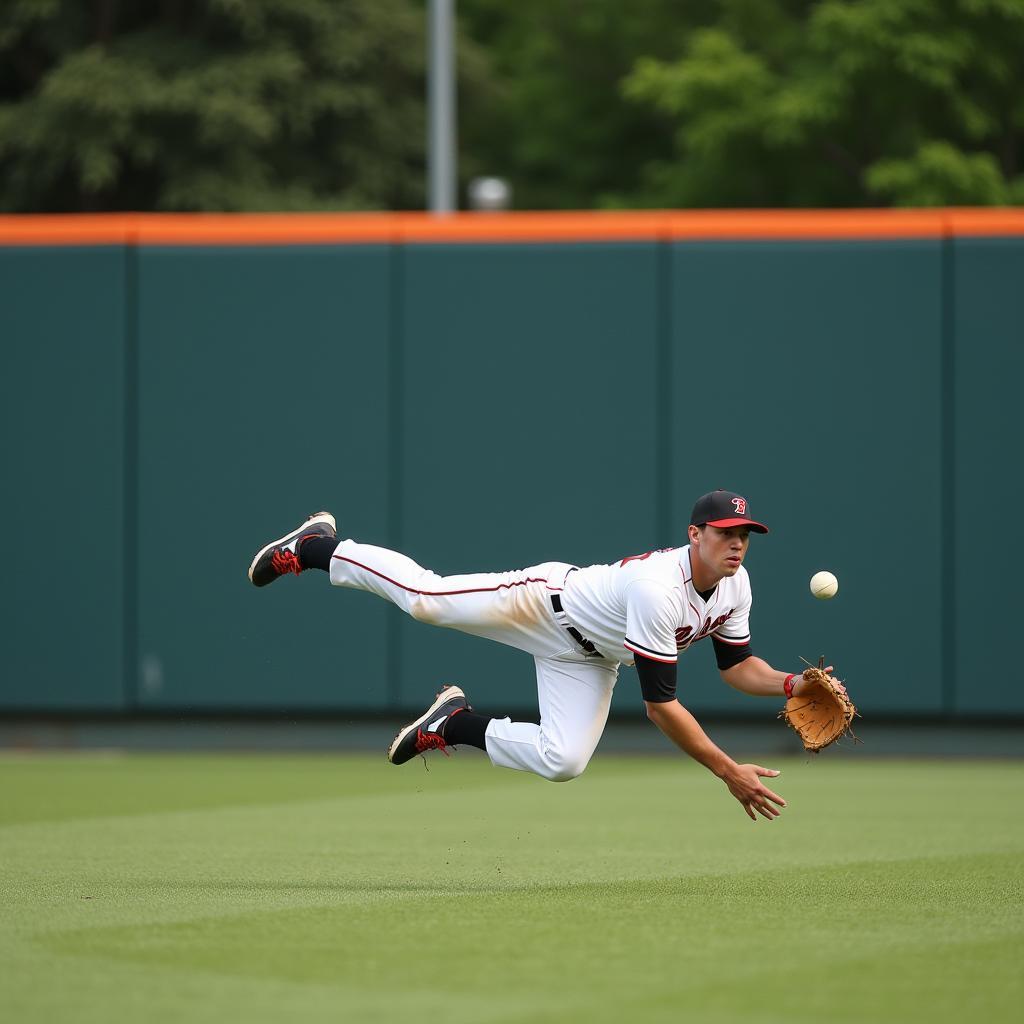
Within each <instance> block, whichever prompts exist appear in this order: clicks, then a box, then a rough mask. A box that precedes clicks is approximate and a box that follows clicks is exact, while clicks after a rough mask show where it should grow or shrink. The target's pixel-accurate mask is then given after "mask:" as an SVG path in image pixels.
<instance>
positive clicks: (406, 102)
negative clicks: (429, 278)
mask: <svg viewBox="0 0 1024 1024" xmlns="http://www.w3.org/2000/svg"><path fill="white" fill-rule="evenodd" d="M461 49H462V50H463V51H464V52H466V53H467V55H468V59H467V66H468V67H469V68H470V69H471V73H475V74H480V73H481V69H482V65H481V64H480V62H479V61H476V62H475V63H474V61H473V59H472V57H473V48H472V46H471V45H469V44H468V43H466V42H464V43H463V45H462V47H461ZM424 62H425V41H424V17H423V9H422V4H421V3H418V2H416V0H136V2H133V3H131V4H123V3H117V2H116V0H94V2H92V3H83V2H82V0H8V2H7V3H6V4H5V5H4V7H3V9H2V12H0V209H3V210H8V211H31V210H56V211H73V210H123V209H135V210H153V209H157V210H270V209H274V210H296V209H305V210H308V209H327V208H334V209H365V208H380V207H388V208H412V207H419V206H421V205H422V203H423V193H424V176H425V172H424V148H425V113H424V105H425V99H424V93H425V86H424V74H425V72H424Z"/></svg>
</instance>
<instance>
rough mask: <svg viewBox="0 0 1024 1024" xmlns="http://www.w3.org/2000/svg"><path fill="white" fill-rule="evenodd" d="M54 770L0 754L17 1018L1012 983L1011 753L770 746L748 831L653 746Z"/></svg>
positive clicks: (835, 994)
mask: <svg viewBox="0 0 1024 1024" xmlns="http://www.w3.org/2000/svg"><path fill="white" fill-rule="evenodd" d="M81 767H82V765H81V764H76V763H75V762H74V761H73V760H70V759H67V758H59V759H52V760H48V759H45V758H42V759H40V760H39V761H38V762H35V761H31V762H25V761H20V762H18V763H17V764H14V763H13V762H0V786H2V791H3V792H4V793H7V794H10V793H12V792H14V790H15V789H16V788H18V789H19V793H18V801H17V803H18V807H15V813H14V814H12V815H5V816H6V817H7V818H8V820H10V819H11V818H13V819H15V820H16V821H17V822H19V823H16V824H11V825H8V826H7V827H4V828H0V859H2V863H3V869H4V870H3V879H4V883H3V884H4V889H5V891H4V894H3V896H4V903H5V906H6V913H5V915H4V917H3V920H2V921H0V957H2V959H3V963H4V964H5V965H6V968H5V971H4V974H3V979H2V980H0V1001H2V1002H3V1003H4V1004H5V1005H8V1006H10V1007H11V1008H12V1012H15V1016H16V1019H18V1020H27V1021H30V1022H31V1021H34V1020H40V1021H42V1020H48V1021H52V1020H61V1019H66V1020H75V1021H92V1020H100V1019H103V1020H105V1021H109V1020H110V1019H111V1018H113V1019H130V1018H131V1016H132V1014H135V1015H136V1016H137V1015H138V1011H139V1008H140V1007H142V1006H144V1005H146V1003H147V999H146V998H145V994H146V993H148V994H149V999H148V1002H149V1010H148V1011H147V1016H148V1017H149V1018H150V1019H153V1020H161V1019H166V1020H174V1019H188V1020H198V1021H204V1020H207V1019H209V1020H214V1019H218V1020H223V1019H225V1016H227V1017H228V1018H235V1019H246V1020H273V1019H275V1008H276V1014H277V1017H276V1019H280V1018H281V1017H283V1016H286V1015H287V1016H288V1017H289V1018H292V1017H295V1016H296V1015H299V1016H300V1017H301V1019H304V1020H319V1019H331V1020H337V1019H339V1017H340V1018H341V1019H346V1018H348V1017H349V1016H350V1015H351V1016H352V1019H356V1016H357V1017H358V1019H360V1020H381V1021H383V1020H385V1019H387V1020H393V1019H394V1016H395V1015H396V1014H401V1015H404V1014H405V1013H411V1014H415V1013H416V1012H417V1011H416V1007H417V1006H419V1007H422V1006H424V1005H425V1006H434V1007H435V1008H436V1007H438V1006H442V1007H443V1008H444V1009H443V1012H444V1017H445V1019H446V1020H454V1021H467V1022H469V1021H495V1022H498V1021H506V1020H508V1021H511V1020H521V1019H523V1018H524V1017H529V1018H530V1019H531V1020H552V1021H554V1020H563V1021H564V1020H575V1019H579V1020H587V1021H605V1020H608V1021H611V1020H613V1019H614V1020H616V1021H620V1020H621V1019H622V1018H623V1017H627V1018H629V1019H631V1020H632V1019H636V1020H650V1021H660V1020H666V1021H667V1020H680V1019H694V1020H713V1021H731V1020H737V1021H740V1020H743V1021H757V1022H760V1021H773V1020H780V1021H781V1020H783V1019H784V1020H786V1021H788V1022H793V1021H803V1020H808V1021H809V1020H812V1019H817V1018H820V1017H821V1016H824V1015H828V1016H829V1017H831V1018H834V1019H838V1020H850V1021H854V1020H893V1021H895V1020H914V1019H920V1020H928V1021H943V1020H954V1019H956V1020H958V1021H959V1020H960V1019H962V1016H963V1013H964V1012H968V1011H969V1012H974V1013H983V1014H984V1015H985V1016H986V1018H987V1019H990V1020H1000V1019H1007V1020H1009V1019H1011V1017H1012V1018H1013V1019H1015V1005H1016V1002H1017V1001H1019V999H1020V997H1021V995H1022V994H1024V993H1022V992H1021V971H1020V963H1021V954H1022V951H1024V948H1022V934H1021V933H1022V908H1021V892H1022V890H1024V885H1022V882H1024V878H1022V872H1021V864H1022V858H1021V853H1022V851H1024V828H1022V826H1021V825H1020V824H1018V823H1017V822H1016V821H1015V819H1014V817H1013V816H1012V813H1011V809H1012V807H1013V806H1014V804H1015V801H1016V794H1017V792H1018V791H1019V786H1020V783H1021V781H1022V778H1021V776H1022V774H1024V773H1022V770H1021V766H1020V765H1018V764H1016V763H989V764H985V763H970V764H967V763H964V762H958V763H957V764H955V765H952V766H950V765H942V764H940V763H922V762H913V763H908V764H903V763H896V762H884V763H883V762H871V761H864V762H861V763H856V762H850V761H845V762H833V763H829V762H827V761H825V760H824V759H821V760H819V761H816V762H813V763H806V762H802V761H800V762H792V763H788V764H785V766H784V768H785V771H784V775H783V779H785V782H784V783H783V782H782V781H781V780H780V782H779V786H778V788H779V789H780V790H781V791H782V792H783V793H784V794H785V795H786V796H787V798H789V799H790V802H791V807H790V809H789V810H788V811H787V812H786V813H785V815H784V817H783V818H782V819H781V820H780V821H777V822H771V823H769V822H760V823H758V824H757V825H756V826H755V825H753V824H752V823H750V822H749V821H747V820H746V819H745V818H744V817H743V815H742V812H741V811H740V809H739V807H738V805H735V803H734V802H733V801H732V800H731V799H730V798H729V797H728V795H727V794H726V793H725V791H724V788H723V787H722V786H721V784H720V783H718V782H717V781H716V780H714V779H711V778H710V777H708V776H706V774H705V773H703V772H701V771H700V770H699V769H696V768H693V767H692V766H689V765H687V764H686V762H684V761H682V760H680V759H679V758H665V759H660V758H637V759H626V758H623V759H619V758H610V757H609V758H604V759H602V760H601V761H599V762H597V763H596V764H595V765H594V766H593V767H592V769H591V771H589V772H588V773H587V775H586V776H584V777H583V778H582V779H580V780H577V781H576V782H574V783H572V784H571V785H568V786H556V785H552V784H547V783H543V782H541V781H540V780H537V779H533V778H531V777H528V776H523V775H519V774H516V773H509V772H501V771H497V770H495V769H492V768H491V767H490V766H489V765H488V764H487V763H486V762H484V761H482V760H480V759H476V760H473V759H472V758H466V759H462V761H461V763H459V762H455V763H451V762H440V763H437V762H435V763H434V767H433V768H432V770H431V771H430V772H429V773H426V772H424V771H422V769H421V768H420V767H419V766H418V765H411V766H408V767H407V768H406V769H404V770H401V771H399V770H396V769H393V768H391V767H390V766H387V765H381V764H380V763H379V759H377V758H363V759H361V758H358V757H343V758H336V759H335V758H321V757H306V758H302V757H300V758H281V757H279V756H274V757H268V758H259V757H244V758H237V759H236V758H230V757H222V756H218V757H213V758H205V757H193V758H189V757H177V756H175V757H166V758H153V757H140V758H135V757H131V758H125V759H123V761H110V762H107V767H108V768H109V769H111V770H110V771H106V772H103V773H98V774H95V775H93V776H92V785H94V786H95V787H96V792H92V790H91V786H90V785H85V784H83V782H82V779H83V777H84V776H83V775H82V774H81V773H80V769H81ZM36 769H38V770H36ZM76 773H77V774H76ZM12 774H16V775H17V778H12ZM324 778H327V779H328V780H329V781H328V784H327V791H326V792H325V791H324V789H323V788H321V787H323V786H324V782H323V780H324ZM72 779H73V780H74V781H71V780H72ZM339 780H341V781H339ZM65 784H66V785H68V786H69V787H70V788H71V789H73V790H74V792H75V801H74V803H73V804H72V803H69V802H67V801H66V800H65V799H64V796H63V795H61V794H60V793H59V792H58V791H59V790H60V789H61V788H62V786H63V785H65ZM19 787H20V788H19ZM142 793H148V794H149V795H150V797H151V799H149V800H148V801H141V800H140V794H142ZM214 796H216V797H217V799H218V801H219V802H218V803H213V804H211V803H210V800H211V798H212V797H214ZM90 798H91V799H90ZM131 806H139V810H140V813H138V814H137V815H132V814H131V813H129V812H128V808H129V807H131ZM111 807H117V808H119V811H117V813H114V814H110V813H107V814H106V815H104V816H102V817H100V816H90V813H89V812H90V810H92V811H96V810H100V811H102V810H103V809H108V812H109V808H111ZM19 808H20V810H19ZM32 808H34V809H35V811H36V812H37V814H39V815H42V817H41V818H38V817H37V820H36V821H34V822H33V821H32V820H30V819H31V814H28V813H27V810H31V809H32ZM161 808H162V809H161ZM184 808H191V809H184ZM8 809H9V808H6V807H5V810H8ZM62 812H63V813H65V814H66V815H70V816H67V817H65V818H64V819H63V820H61V819H60V818H59V817H58V815H59V813H62ZM968 968H969V969H968ZM58 977H59V978H60V984H59V985H55V984H54V982H53V979H55V978H58ZM851 978H855V979H858V980H857V982H856V983H855V984H853V985H851ZM98 979H99V980H102V981H103V982H104V983H103V984H100V983H99V981H98ZM929 979H930V980H929Z"/></svg>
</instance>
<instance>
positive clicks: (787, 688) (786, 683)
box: [782, 672, 796, 700]
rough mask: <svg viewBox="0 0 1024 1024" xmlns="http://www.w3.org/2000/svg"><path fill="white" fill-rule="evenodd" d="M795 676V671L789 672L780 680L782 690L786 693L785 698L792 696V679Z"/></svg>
mask: <svg viewBox="0 0 1024 1024" xmlns="http://www.w3.org/2000/svg"><path fill="white" fill-rule="evenodd" d="M795 677H796V673H795V672H790V674H789V675H788V676H786V678H785V679H784V680H783V681H782V692H783V693H784V694H785V695H786V699H787V700H788V699H789V698H790V697H792V696H793V679H794V678H795Z"/></svg>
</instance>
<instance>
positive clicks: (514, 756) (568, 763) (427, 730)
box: [388, 654, 618, 782]
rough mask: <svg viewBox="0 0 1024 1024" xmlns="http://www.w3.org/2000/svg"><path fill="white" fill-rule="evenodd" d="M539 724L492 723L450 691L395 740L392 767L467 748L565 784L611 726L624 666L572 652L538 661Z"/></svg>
mask: <svg viewBox="0 0 1024 1024" xmlns="http://www.w3.org/2000/svg"><path fill="white" fill-rule="evenodd" d="M535 661H536V665H537V696H538V699H539V703H540V724H539V725H535V724H534V723H532V722H513V721H512V720H511V719H509V718H491V717H489V716H486V715H481V714H478V713H477V712H475V711H474V710H473V708H471V707H470V706H469V704H468V703H467V701H466V696H465V694H464V693H463V692H462V690H461V688H459V687H458V686H445V687H443V688H442V689H441V691H440V693H438V695H437V697H436V698H435V699H434V702H433V703H432V704H431V705H430V707H429V708H427V710H426V711H424V712H423V714H422V715H420V716H419V717H418V718H417V719H415V720H414V721H412V722H409V723H408V724H407V725H406V726H404V727H403V728H402V729H401V730H400V731H399V733H398V735H397V736H395V738H394V740H393V742H392V744H391V746H390V748H389V749H388V760H389V761H390V762H391V763H392V764H404V763H405V762H406V761H409V760H411V759H412V758H413V757H415V756H416V755H417V754H424V753H426V752H427V751H430V750H441V751H443V752H447V748H448V747H455V746H460V745H462V744H467V745H469V746H474V747H479V748H480V749H481V750H485V751H486V752H487V755H488V756H489V757H490V759H491V762H492V763H493V764H495V765H498V766H499V767H501V768H516V769H518V770H519V771H526V772H533V773H534V774H535V775H540V776H541V777H542V778H545V779H550V780H551V781H552V782H566V781H568V780H569V779H574V778H576V776H577V775H579V774H581V773H582V772H583V770H584V769H585V768H586V767H587V764H588V763H589V762H590V758H591V756H592V755H593V753H594V750H595V749H596V747H597V744H598V741H599V740H600V739H601V734H602V733H603V732H604V727H605V723H606V722H607V720H608V709H609V706H610V704H611V698H612V691H613V689H614V688H615V679H616V676H617V672H618V666H617V665H616V664H614V663H613V662H610V661H606V660H604V659H589V658H584V657H583V656H582V655H576V654H570V655H563V656H560V657H554V658H536V659H535Z"/></svg>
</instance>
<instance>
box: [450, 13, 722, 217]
mask: <svg viewBox="0 0 1024 1024" xmlns="http://www.w3.org/2000/svg"><path fill="white" fill-rule="evenodd" d="M717 7H718V3H717V2H716V0H690V2H687V3H685V4H682V3H680V2H679V0H634V2H632V3H623V2H622V0H558V2H556V3H552V2H551V0H516V2H510V0H458V12H459V19H460V22H461V23H462V26H463V29H464V33H465V35H467V36H469V37H470V38H472V39H473V40H474V41H475V42H476V43H477V44H478V45H479V46H480V47H481V49H482V50H484V51H485V52H486V54H487V55H488V58H489V62H490V75H489V78H490V80H491V81H492V87H491V89H490V90H489V91H488V93H487V94H486V96H485V97H480V96H477V95H474V94H467V93H466V92H465V91H463V94H462V95H461V96H460V100H459V102H460V107H461V110H460V129H461V135H462V146H461V147H460V148H461V151H462V160H463V164H464V166H465V168H466V172H467V174H473V173H486V174H496V175H500V176H501V177H505V178H507V179H508V180H509V181H510V182H511V184H512V186H513V193H514V202H515V205H516V206H517V207H520V208H528V209H551V208H563V209H564V208H579V209H585V208H589V207H593V206H598V205H616V204H621V203H624V202H627V203H628V202H629V201H630V200H631V199H632V198H633V197H634V195H635V194H636V192H637V191H638V189H639V187H640V185H641V175H642V172H643V168H644V167H645V166H646V165H647V164H648V163H650V162H651V161H654V160H659V159H665V160H667V159H669V158H670V156H671V152H672V133H671V131H670V130H668V129H667V128H666V125H665V122H664V119H663V118H662V117H660V116H659V114H658V113H657V111H656V110H655V109H652V108H651V107H650V106H648V107H644V106H642V105H634V104H631V103H630V102H629V101H628V100H627V99H626V98H624V96H623V95H622V91H621V81H622V79H623V78H624V77H625V76H626V75H627V74H628V73H629V71H630V69H631V68H632V67H633V65H634V63H635V62H636V60H637V59H638V58H639V57H642V56H644V55H647V56H654V57H664V58H669V57H672V56H675V55H676V54H678V53H679V51H680V49H681V48H682V46H683V44H684V42H685V40H686V37H687V35H688V34H689V32H690V31H691V29H692V27H693V26H694V25H700V24H705V23H707V22H708V20H709V19H710V18H711V17H712V15H713V12H714V11H715V10H716V9H717Z"/></svg>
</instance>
